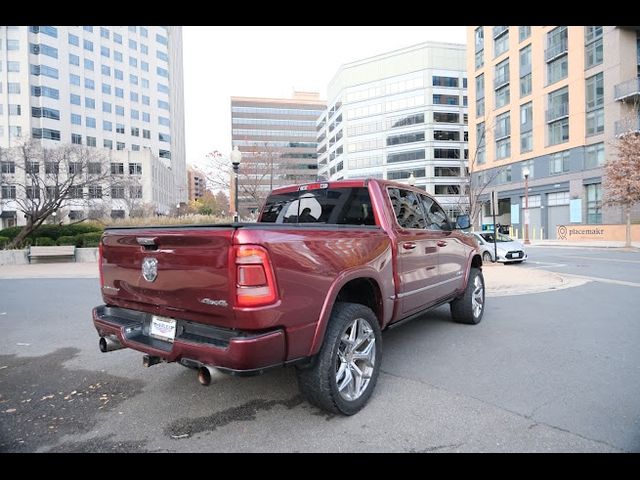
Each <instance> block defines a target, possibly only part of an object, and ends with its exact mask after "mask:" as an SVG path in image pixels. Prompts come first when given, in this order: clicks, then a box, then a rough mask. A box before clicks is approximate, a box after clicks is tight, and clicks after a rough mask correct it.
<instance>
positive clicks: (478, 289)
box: [471, 276, 484, 318]
mask: <svg viewBox="0 0 640 480" xmlns="http://www.w3.org/2000/svg"><path fill="white" fill-rule="evenodd" d="M471 305H472V307H473V316H474V317H475V318H478V317H479V316H480V314H481V313H482V309H483V308H484V284H483V282H482V279H481V278H480V277H479V276H476V277H475V278H474V279H473V294H472V295H471Z"/></svg>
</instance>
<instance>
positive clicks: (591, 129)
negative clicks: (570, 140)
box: [586, 108, 604, 136]
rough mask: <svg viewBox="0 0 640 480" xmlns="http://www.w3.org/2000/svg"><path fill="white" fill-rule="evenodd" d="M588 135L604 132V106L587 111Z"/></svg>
mask: <svg viewBox="0 0 640 480" xmlns="http://www.w3.org/2000/svg"><path fill="white" fill-rule="evenodd" d="M586 123H587V136H591V135H597V134H599V133H602V132H604V108H599V109H597V110H593V111H592V112H587V114H586Z"/></svg>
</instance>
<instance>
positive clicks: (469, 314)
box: [451, 268, 484, 325]
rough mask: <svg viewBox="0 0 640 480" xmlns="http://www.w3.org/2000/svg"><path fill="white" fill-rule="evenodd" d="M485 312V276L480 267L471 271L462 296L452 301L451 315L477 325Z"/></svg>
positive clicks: (462, 321)
mask: <svg viewBox="0 0 640 480" xmlns="http://www.w3.org/2000/svg"><path fill="white" fill-rule="evenodd" d="M483 313H484V276H483V275H482V271H481V270H480V269H478V268H472V269H471V271H470V272H469V281H468V282H467V288H466V289H465V290H464V293H463V294H462V296H461V297H458V298H456V299H455V300H453V301H452V302H451V316H452V317H453V319H454V320H455V321H456V322H458V323H466V324H467V325H476V324H478V323H480V320H482V314H483Z"/></svg>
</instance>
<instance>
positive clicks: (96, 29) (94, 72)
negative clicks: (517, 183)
mask: <svg viewBox="0 0 640 480" xmlns="http://www.w3.org/2000/svg"><path fill="white" fill-rule="evenodd" d="M181 28H182V27H172V26H18V27H11V26H2V27H0V147H4V148H11V147H14V146H16V145H19V144H20V143H21V142H22V141H24V139H26V138H28V137H32V138H34V139H38V140H39V141H40V142H41V143H42V145H43V146H55V145H60V144H80V145H85V146H88V147H93V148H96V149H104V150H105V152H106V153H108V155H109V156H110V161H111V169H112V173H113V174H114V175H122V176H128V175H133V176H136V177H138V178H139V185H138V186H137V187H136V188H135V189H131V191H130V192H125V193H124V198H122V195H121V193H122V192H120V191H118V192H116V194H115V195H108V194H107V193H106V192H108V188H107V189H106V190H105V189H104V188H103V189H102V190H104V191H105V195H104V197H102V194H101V195H100V197H101V201H102V202H103V204H104V205H103V206H104V207H106V208H104V210H106V211H108V210H111V214H112V216H113V217H122V216H125V215H128V213H129V212H128V210H129V208H128V207H127V205H128V203H129V202H127V201H125V200H127V199H128V196H129V195H134V197H135V198H137V199H140V200H142V201H143V202H144V203H146V204H149V205H153V206H154V207H155V211H156V212H157V213H159V214H165V213H168V212H169V210H170V209H171V207H172V206H175V205H176V204H177V203H179V202H182V201H186V199H187V186H186V166H185V146H184V100H183V96H184V93H183V69H182V29H181ZM114 165H115V168H114ZM138 187H139V188H138ZM134 190H135V191H134ZM9 191H10V190H7V192H9ZM84 193H85V195H86V194H87V192H84ZM93 200H96V201H97V200H100V198H93ZM13 203H15V202H12V199H11V198H10V196H9V198H3V199H2V201H0V206H1V207H0V209H2V217H3V225H6V224H10V223H15V222H17V224H18V225H20V224H23V223H24V219H23V218H22V217H23V216H22V215H19V212H16V208H15V205H13ZM71 211H72V212H75V213H74V215H73V216H74V217H75V218H77V217H81V216H83V215H85V214H86V213H87V212H86V211H85V212H82V211H79V210H73V209H72V210H71ZM70 214H71V212H70ZM12 217H13V218H12Z"/></svg>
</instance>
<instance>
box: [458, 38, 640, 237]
mask: <svg viewBox="0 0 640 480" xmlns="http://www.w3.org/2000/svg"><path fill="white" fill-rule="evenodd" d="M639 29H640V27H615V26H471V27H468V29H467V39H468V44H469V48H468V55H467V68H468V71H469V78H470V85H469V99H470V105H471V106H472V108H471V110H470V115H469V117H470V120H469V130H470V142H469V143H470V148H469V149H470V156H469V158H470V160H469V164H470V169H471V171H472V188H475V189H476V190H477V191H478V193H479V201H480V202H482V203H483V204H484V208H483V211H482V214H481V219H480V222H481V223H491V222H490V220H489V215H490V202H489V194H490V193H491V192H495V193H496V197H497V205H496V213H497V214H498V222H499V223H502V224H503V225H506V224H509V225H513V226H514V228H515V229H518V230H519V236H522V231H523V227H524V217H525V215H524V211H523V207H524V203H525V201H526V200H528V205H529V221H528V224H529V233H530V235H529V236H530V237H534V238H556V230H557V227H558V226H559V225H569V224H571V223H575V224H603V223H623V222H624V220H623V218H622V212H621V209H620V208H606V207H603V205H602V198H603V193H604V192H603V187H602V183H603V169H602V165H603V163H604V162H605V160H608V159H611V158H614V156H615V146H614V140H615V138H616V135H619V134H621V133H624V132H625V131H629V130H632V131H638V118H639V117H638V100H639V99H640V82H639V79H638V74H639V72H640V48H639V47H640V36H639V33H638V31H639ZM525 173H528V175H527V180H528V186H529V189H528V195H526V196H525V191H524V176H525V175H524V174H525ZM638 214H640V212H636V216H637V217H640V215H638Z"/></svg>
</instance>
